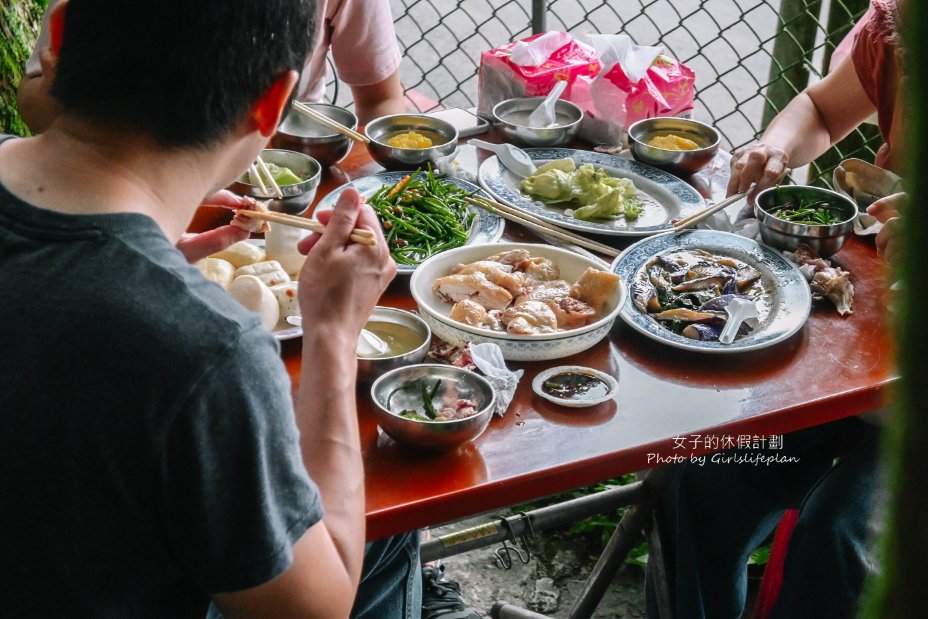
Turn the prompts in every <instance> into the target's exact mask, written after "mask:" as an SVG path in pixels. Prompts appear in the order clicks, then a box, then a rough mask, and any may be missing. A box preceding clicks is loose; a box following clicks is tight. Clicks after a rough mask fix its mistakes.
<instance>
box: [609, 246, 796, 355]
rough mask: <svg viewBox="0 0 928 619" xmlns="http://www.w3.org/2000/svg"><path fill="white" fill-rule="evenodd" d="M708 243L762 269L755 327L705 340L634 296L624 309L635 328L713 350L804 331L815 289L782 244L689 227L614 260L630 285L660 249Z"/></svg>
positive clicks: (768, 342)
mask: <svg viewBox="0 0 928 619" xmlns="http://www.w3.org/2000/svg"><path fill="white" fill-rule="evenodd" d="M692 249H702V250H705V251H707V252H709V253H711V254H714V255H718V256H728V257H730V258H734V259H735V260H739V261H741V262H743V263H745V264H747V265H748V266H750V267H752V268H754V269H756V270H757V271H759V272H760V275H761V277H760V280H759V284H758V285H759V286H760V289H761V293H760V294H759V295H758V298H757V304H758V307H759V308H760V310H761V311H760V313H761V317H760V319H759V320H758V321H757V322H756V323H755V324H754V329H753V331H751V332H750V333H748V334H747V335H744V336H740V337H738V338H737V339H735V341H733V342H732V343H731V344H722V343H721V342H718V341H700V340H694V339H690V338H688V337H684V336H683V335H679V334H677V333H674V332H673V331H671V330H670V329H668V328H667V327H665V326H663V325H662V324H661V323H660V322H658V321H657V320H655V319H654V318H651V316H649V315H648V314H646V313H644V312H642V311H640V310H639V309H638V308H637V307H635V304H634V303H632V302H629V303H626V304H625V306H624V307H623V308H622V312H621V313H620V314H619V315H620V316H621V317H622V320H624V321H625V322H626V323H628V324H629V325H630V326H631V327H632V328H634V329H636V330H637V331H640V332H641V333H643V334H644V335H646V336H648V337H650V338H652V339H654V340H657V341H659V342H663V343H664V344H668V345H670V346H673V347H675V348H682V349H685V350H693V351H697V352H707V353H735V352H745V351H749V350H757V349H760V348H766V347H767V346H773V345H774V344H777V343H779V342H782V341H783V340H785V339H787V338H789V337H790V336H791V335H793V334H794V333H796V332H797V331H799V330H800V329H801V328H802V326H803V325H804V324H805V323H806V320H808V318H809V312H810V311H811V309H812V293H811V292H810V291H809V284H808V283H807V282H806V280H805V278H804V277H803V276H802V273H800V272H799V269H798V268H796V266H795V265H793V264H792V263H790V262H788V261H787V260H786V259H785V258H783V257H782V256H781V255H780V254H779V253H778V252H777V251H776V250H774V249H771V248H770V247H767V246H766V245H762V244H760V243H758V242H757V241H754V240H752V239H748V238H745V237H743V236H738V235H737V234H731V233H729V232H718V231H715V230H687V231H685V232H682V233H680V234H673V233H668V234H660V235H657V236H652V237H649V238H646V239H642V240H640V241H638V242H637V243H635V244H634V245H632V246H631V247H629V248H628V249H626V250H625V251H624V252H622V254H621V255H620V256H619V257H618V258H616V259H615V261H614V262H613V263H612V271H613V272H614V273H617V274H618V275H619V276H620V277H621V278H622V281H623V282H624V283H625V285H626V287H628V288H629V289H631V285H632V283H633V282H634V280H635V278H636V277H637V276H638V275H639V273H642V272H643V270H644V268H645V265H646V264H647V263H648V262H649V261H650V260H651V259H652V258H654V257H655V256H658V255H660V254H664V253H668V252H672V251H680V250H692Z"/></svg>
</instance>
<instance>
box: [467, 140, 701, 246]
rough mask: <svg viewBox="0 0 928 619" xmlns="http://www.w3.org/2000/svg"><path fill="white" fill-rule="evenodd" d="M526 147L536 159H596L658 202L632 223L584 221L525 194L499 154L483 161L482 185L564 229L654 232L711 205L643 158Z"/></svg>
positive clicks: (636, 233)
mask: <svg viewBox="0 0 928 619" xmlns="http://www.w3.org/2000/svg"><path fill="white" fill-rule="evenodd" d="M525 152H526V153H528V156H529V157H531V159H532V161H534V162H535V163H536V164H542V163H546V162H548V161H551V160H553V159H563V158H564V157H572V158H573V159H574V161H576V162H577V166H578V167H579V166H581V165H583V164H584V163H590V164H593V166H595V167H597V168H603V169H604V170H606V172H607V173H608V174H609V176H615V177H617V178H627V179H630V180H631V181H632V182H633V183H635V188H636V189H638V190H639V191H642V192H644V193H646V194H648V195H649V196H651V197H652V198H653V199H654V202H653V203H652V202H648V203H646V204H645V208H644V210H643V211H642V213H641V215H640V216H639V217H638V219H637V220H635V221H633V222H626V221H625V219H624V218H621V217H620V218H618V219H614V220H597V221H584V220H582V219H574V218H573V217H571V216H569V215H565V214H564V209H563V208H558V207H556V206H547V205H545V204H544V203H542V202H538V201H535V200H533V199H532V198H531V197H529V196H526V195H525V194H523V193H522V192H521V191H519V184H520V183H521V182H522V177H520V176H518V175H516V174H514V173H513V172H512V171H510V170H509V169H507V168H506V167H504V166H503V164H502V162H500V160H499V158H498V157H496V155H494V156H492V157H490V158H489V159H487V160H486V161H484V162H483V163H482V164H481V165H480V171H479V173H478V178H479V179H480V185H481V186H482V187H483V188H484V189H486V190H487V191H489V192H490V193H491V194H493V196H494V197H495V198H496V199H497V200H499V201H501V202H505V203H507V204H510V205H512V206H514V207H515V208H517V209H520V210H523V211H526V212H528V213H530V214H532V215H535V216H536V217H539V218H541V219H544V220H545V221H548V222H551V223H553V224H556V225H558V226H561V227H563V228H570V229H571V230H579V231H581V232H591V233H594V234H607V235H611V236H649V235H652V234H656V233H658V232H664V231H666V230H668V229H669V228H671V227H672V224H671V223H670V222H671V221H673V220H675V219H682V218H683V217H687V216H689V215H692V214H693V213H695V212H697V211H699V210H700V209H702V208H704V207H705V205H706V202H705V200H703V198H702V196H700V195H699V193H698V192H697V191H696V190H695V189H693V188H692V187H690V186H689V185H688V184H686V183H685V182H683V181H682V180H680V179H679V178H677V177H676V176H674V175H673V174H669V173H667V172H664V171H663V170H658V169H657V168H654V167H651V166H649V165H646V164H644V163H639V162H637V161H632V160H629V159H623V158H622V157H616V156H614V155H606V154H603V153H596V152H592V151H586V150H572V149H569V148H527V149H525Z"/></svg>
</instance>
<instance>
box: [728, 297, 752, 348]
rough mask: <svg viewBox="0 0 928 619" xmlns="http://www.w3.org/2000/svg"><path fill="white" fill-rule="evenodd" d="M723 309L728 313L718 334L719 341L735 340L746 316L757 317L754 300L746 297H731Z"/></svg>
mask: <svg viewBox="0 0 928 619" xmlns="http://www.w3.org/2000/svg"><path fill="white" fill-rule="evenodd" d="M725 311H726V312H727V313H728V320H727V321H726V322H725V327H724V328H723V329H722V334H721V335H719V342H721V343H722V344H731V343H732V342H733V341H735V336H736V335H737V334H738V328H739V327H740V326H741V323H742V322H744V321H745V320H747V319H748V318H757V305H755V303H754V301H749V300H747V299H732V300H731V301H729V302H728V305H726V306H725Z"/></svg>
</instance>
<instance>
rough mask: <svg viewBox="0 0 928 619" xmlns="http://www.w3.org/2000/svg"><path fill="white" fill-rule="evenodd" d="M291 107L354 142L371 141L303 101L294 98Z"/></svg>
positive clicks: (366, 142)
mask: <svg viewBox="0 0 928 619" xmlns="http://www.w3.org/2000/svg"><path fill="white" fill-rule="evenodd" d="M293 109H295V110H296V111H297V112H299V113H300V114H303V115H304V116H306V117H307V118H309V119H311V120H313V121H315V122H317V123H319V124H320V125H323V126H325V127H328V128H329V129H331V130H332V131H337V132H338V133H341V134H342V135H347V136H348V137H349V138H351V139H352V140H354V141H356V142H363V143H365V144H369V143H370V141H371V140H370V138H368V137H367V136H366V135H363V134H361V133H358V132H357V131H355V130H354V129H352V128H350V127H346V126H345V125H343V124H341V123H340V122H337V121H334V120H332V119H331V118H329V117H328V116H326V115H325V114H320V113H319V112H317V111H316V110H314V109H313V108H311V107H309V106H308V105H306V104H305V103H301V102H299V101H296V100H294V101H293Z"/></svg>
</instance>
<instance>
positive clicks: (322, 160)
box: [271, 103, 358, 167]
mask: <svg viewBox="0 0 928 619" xmlns="http://www.w3.org/2000/svg"><path fill="white" fill-rule="evenodd" d="M305 105H307V106H309V107H311V108H312V109H314V110H316V111H317V112H319V113H320V114H323V115H324V116H327V117H329V118H331V119H332V120H334V121H336V122H338V123H341V124H343V125H345V126H346V127H348V128H350V129H357V128H358V117H357V116H355V115H354V113H353V112H352V111H351V110H346V109H345V108H343V107H338V106H337V105H329V104H328V103H307V104H305ZM271 144H273V146H274V147H275V148H286V149H288V150H295V151H297V152H300V153H304V154H306V155H309V156H311V157H313V158H314V159H315V160H316V161H318V162H319V164H320V165H322V166H323V167H329V166H332V165H335V164H336V163H338V162H339V161H341V160H342V159H344V158H345V156H346V155H347V154H348V151H350V150H351V138H349V137H348V136H346V135H342V134H341V133H337V132H335V131H332V130H331V129H329V128H328V127H325V126H323V125H320V124H319V123H317V122H316V121H314V120H312V119H310V118H307V117H306V115H304V114H300V113H299V112H297V111H296V110H290V113H289V114H287V117H286V118H284V121H283V122H282V123H280V126H279V127H277V133H275V134H274V137H273V139H272V140H271Z"/></svg>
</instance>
